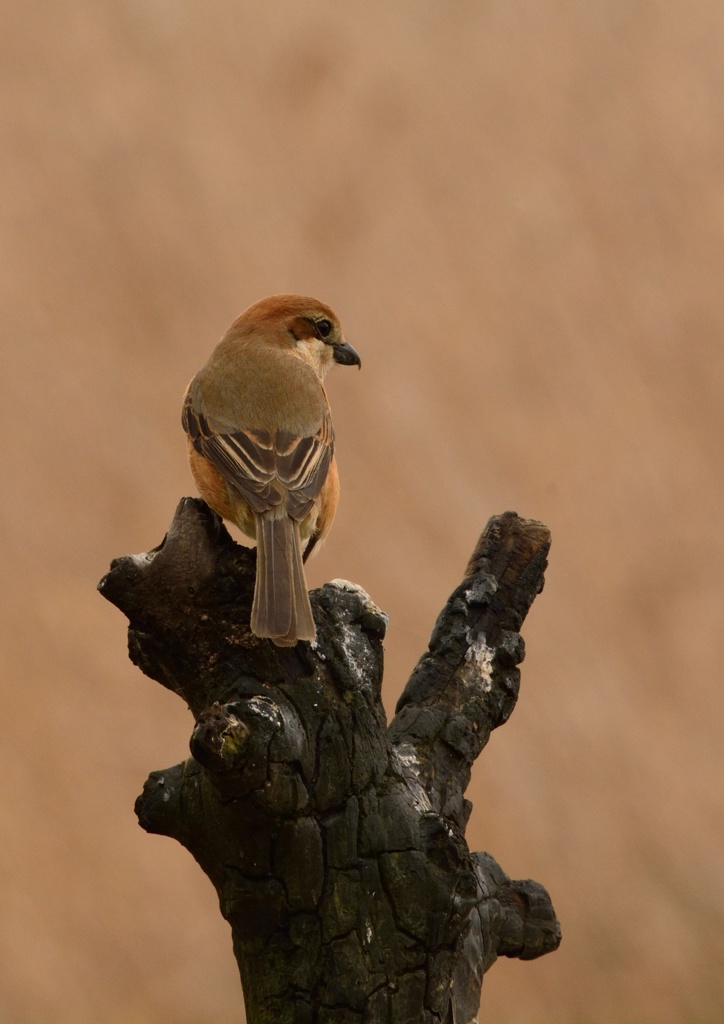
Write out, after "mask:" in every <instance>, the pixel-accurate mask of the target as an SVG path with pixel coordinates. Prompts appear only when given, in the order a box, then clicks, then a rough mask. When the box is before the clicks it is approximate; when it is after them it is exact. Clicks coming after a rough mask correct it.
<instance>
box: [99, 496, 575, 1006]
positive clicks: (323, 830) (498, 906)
mask: <svg viewBox="0 0 724 1024" xmlns="http://www.w3.org/2000/svg"><path fill="white" fill-rule="evenodd" d="M549 543H550V537H549V533H548V530H547V529H546V528H545V527H544V526H543V525H542V524H540V523H537V522H534V521H530V520H523V519H520V518H519V517H518V516H516V515H515V513H511V512H507V513H505V514H503V515H502V516H497V517H494V518H493V519H491V520H490V522H489V523H488V525H487V527H486V529H485V531H484V532H483V534H482V536H481V538H480V540H479V542H478V544H477V546H476V549H475V552H474V553H473V556H472V558H471V560H470V563H469V565H468V568H467V570H466V573H465V577H464V579H463V581H462V583H461V584H460V586H459V587H458V588H457V590H456V591H455V592H454V593H453V594H452V595H451V597H450V599H449V600H448V602H447V604H446V605H445V607H444V609H443V611H442V613H441V615H440V618H439V620H438V622H437V625H436V626H435V629H434V632H433V635H432V639H431V642H430V647H429V650H428V651H427V653H426V654H424V655H423V657H422V658H421V659H420V662H419V664H418V665H417V667H416V668H415V670H414V672H413V674H412V676H411V678H410V680H409V682H408V684H407V687H406V688H405V691H404V693H403V695H402V697H401V699H400V702H399V704H398V708H397V714H396V715H395V717H394V719H393V720H392V722H391V724H390V725H389V728H388V726H387V722H386V720H385V714H384V710H383V707H382V703H381V699H380V691H381V684H382V661H383V651H382V640H383V637H384V634H385V628H386V624H387V622H386V617H385V616H384V615H383V613H382V612H380V610H379V609H378V608H377V607H376V606H375V605H374V604H373V603H372V601H371V600H370V598H369V597H368V596H367V595H366V594H365V593H364V591H362V590H361V589H360V588H359V587H356V586H354V585H352V584H349V583H346V582H344V581H340V580H336V581H334V582H332V583H328V584H326V585H325V586H324V587H321V588H320V589H319V590H316V591H314V592H313V593H312V595H311V599H312V606H313V609H314V615H315V619H316V622H317V631H318V632H317V640H316V642H315V643H314V644H308V643H300V644H299V645H297V647H295V648H278V647H275V646H274V645H273V644H271V643H270V642H269V641H267V640H260V639H259V638H257V637H256V636H254V635H253V634H252V633H251V632H250V630H249V611H250V607H251V599H252V594H253V586H254V569H255V552H254V551H253V550H250V549H248V548H245V547H242V546H240V545H238V544H236V543H234V541H233V540H232V539H231V538H230V536H229V534H228V533H227V531H226V529H225V528H224V526H223V525H222V523H221V522H220V520H219V519H218V517H217V516H216V515H215V514H214V513H213V512H211V511H210V510H209V509H208V507H207V506H206V505H205V504H204V503H203V502H202V501H200V500H198V499H192V498H185V499H183V500H182V501H181V503H180V504H179V507H178V509H177V511H176V515H175V517H174V520H173V522H172V524H171V527H170V529H169V532H168V534H167V536H166V537H165V538H164V541H163V542H162V544H161V545H160V546H159V547H158V548H156V549H154V550H153V551H149V552H148V553H146V554H143V555H134V556H127V557H125V558H120V559H117V560H116V561H114V562H113V563H112V566H111V570H110V572H109V573H108V575H107V576H105V577H104V579H103V580H102V581H101V583H100V585H99V589H100V591H101V593H102V594H103V596H104V597H106V598H108V600H109V601H111V602H113V604H115V605H116V606H117V607H118V608H119V609H120V610H121V611H123V612H124V613H125V614H126V615H127V617H128V618H129V620H130V625H129V653H130V657H131V659H132V660H133V661H134V663H135V664H136V665H138V666H139V668H141V669H142V671H143V672H145V673H146V675H148V676H150V677H151V678H152V679H155V680H157V681H158V682H160V683H162V684H163V685H164V686H166V687H168V688H169V689H171V690H173V691H174V692H176V693H177V694H178V695H179V696H180V697H182V698H183V699H184V700H185V701H186V702H187V704H188V706H189V708H190V709H191V711H192V713H193V715H194V719H195V726H194V729H193V734H192V737H191V753H192V757H191V758H189V759H188V760H186V761H185V762H183V763H182V764H179V765H176V766H175V767H173V768H169V769H167V770H165V771H157V772H153V773H152V774H151V776H150V777H149V779H148V781H147V782H146V785H145V787H144V790H143V793H142V795H141V796H140V797H139V798H138V801H137V804H136V812H137V814H138V818H139V821H140V823H141V825H142V826H143V827H144V828H145V829H146V830H147V831H148V832H155V833H160V834H163V835H167V836H171V837H173V838H174V839H177V840H178V841H179V842H180V843H182V844H183V845H184V846H185V847H186V848H187V849H188V850H189V851H190V852H191V853H192V854H193V856H194V857H195V858H196V860H197V861H198V863H199V864H200V866H201V867H202V868H203V870H204V871H205V872H206V874H207V875H208V876H209V878H210V879H211V881H212V882H213V884H214V885H215V887H216V890H217V892H218V894H219V900H220V906H221V912H222V914H223V915H224V917H225V918H226V920H227V921H228V922H229V924H230V925H231V930H232V936H233V944H234V951H235V954H236V957H237V960H238V963H239V969H240V972H241V979H242V985H243V989H244V998H245V1002H246V1011H247V1019H248V1022H249V1024H272V1022H274V1024H331V1022H334V1024H353V1022H354V1024H433V1022H434V1024H467V1022H469V1021H471V1020H472V1019H473V1017H474V1016H475V1014H476V1012H477V1008H478V1004H479V1001H480V989H481V984H482V978H483V973H484V972H485V971H486V970H487V969H488V968H489V967H490V966H491V965H492V964H493V963H494V961H495V959H496V958H497V957H498V956H501V955H503V956H509V957H519V958H521V959H532V958H533V957H537V956H541V955H542V954H544V953H547V952H550V951H551V950H553V949H555V948H556V947H557V946H558V944H559V942H560V928H559V925H558V922H557V920H556V917H555V913H554V911H553V907H552V905H551V902H550V899H549V897H548V894H547V893H546V891H545V889H544V888H543V887H542V886H541V885H539V884H538V883H536V882H532V881H529V880H527V881H513V880H511V879H510V878H508V876H507V875H506V874H505V872H504V871H503V870H502V869H501V868H500V867H499V866H498V864H496V862H495V861H494V860H493V858H492V857H491V856H490V855H489V854H487V853H472V852H470V851H469V850H468V847H467V845H466V842H465V825H466V822H467V820H468V817H469V813H470V804H469V802H468V801H467V800H465V798H464V792H465V788H466V786H467V783H468V781H469V778H470V770H471V766H472V764H473V761H474V760H475V758H476V757H477V756H478V754H479V753H480V751H481V750H482V748H483V747H484V746H485V743H486V742H487V739H488V737H489V735H490V732H491V730H492V729H494V728H496V727H497V726H499V725H501V724H502V723H503V722H505V721H506V720H507V718H508V717H509V715H510V713H511V712H512V710H513V707H514V706H515V702H516V699H517V696H518V686H519V672H518V668H517V665H518V663H519V662H520V661H521V660H522V657H523V641H522V639H521V637H520V635H519V632H518V631H519V629H520V626H521V624H522V622H523V619H524V618H525V615H526V613H527V611H528V609H529V607H530V605H531V603H532V601H533V599H534V598H535V596H536V595H537V594H538V593H539V591H540V590H541V588H542V586H543V573H544V569H545V566H546V556H547V553H548V548H549Z"/></svg>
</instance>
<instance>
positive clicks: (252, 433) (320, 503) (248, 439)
mask: <svg viewBox="0 0 724 1024" xmlns="http://www.w3.org/2000/svg"><path fill="white" fill-rule="evenodd" d="M333 362H336V363H343V364H344V365H355V366H359V365H360V358H359V356H358V354H357V353H356V352H355V350H354V349H353V348H352V346H351V345H349V344H348V343H347V342H346V341H345V340H344V337H343V335H342V327H341V325H340V322H339V320H338V318H337V316H336V315H335V314H334V313H333V312H332V310H331V309H330V308H329V306H326V305H325V304H324V303H323V302H319V301H318V300H317V299H311V298H307V297H305V296H302V295H271V296H269V297H268V298H266V299H261V300H260V301H259V302H255V303H254V305H252V306H249V308H248V309H247V310H245V311H244V312H243V313H242V314H241V316H240V317H238V318H237V319H236V320H235V321H234V322H233V324H232V325H231V327H230V328H229V329H228V331H227V332H226V334H225V335H224V337H223V338H222V339H221V341H220V342H219V344H218V345H217V346H216V348H215V349H214V351H213V352H212V353H211V356H210V358H209V360H208V362H207V363H206V365H205V366H204V367H202V369H201V370H199V372H198V373H197V374H196V376H195V377H194V378H193V380H192V381H191V383H190V384H189V386H188V389H187V391H186V396H185V398H184V406H183V415H182V422H183V427H184V430H185V431H186V434H187V439H186V440H187V448H188V456H189V463H190V465H191V472H192V473H193V476H194V480H195V481H196V485H197V487H198V489H199V491H200V493H201V496H202V497H203V498H204V500H205V501H206V502H207V504H209V505H210V506H211V507H212V508H213V509H215V510H216V511H217V512H218V513H219V515H221V516H223V517H224V519H228V520H230V522H232V523H235V524H236V525H237V526H238V527H239V529H240V530H241V531H242V532H243V533H245V534H247V536H249V537H254V538H255V539H256V543H257V563H256V585H255V588H254V603H253V605H252V610H251V628H252V631H253V632H254V633H256V635H257V636H262V637H271V639H272V640H273V641H274V643H275V644H277V645H278V646H280V647H291V646H293V645H294V644H296V642H297V641H298V640H313V639H314V637H315V626H314V618H313V617H312V608H311V605H310V603H309V595H308V593H307V584H306V580H305V578H304V565H303V561H306V558H307V557H308V556H309V554H310V553H311V551H312V549H313V548H314V547H315V546H317V545H319V544H320V543H321V541H323V540H324V538H325V537H326V535H327V534H328V533H329V529H330V527H331V525H332V520H333V519H334V514H335V512H336V510H337V501H338V498H339V479H338V475H337V464H336V461H335V458H334V431H333V429H332V419H331V415H330V409H329V403H328V401H327V393H326V391H325V390H324V384H323V380H324V377H325V375H326V373H327V371H328V370H329V369H330V367H331V366H332V363H333Z"/></svg>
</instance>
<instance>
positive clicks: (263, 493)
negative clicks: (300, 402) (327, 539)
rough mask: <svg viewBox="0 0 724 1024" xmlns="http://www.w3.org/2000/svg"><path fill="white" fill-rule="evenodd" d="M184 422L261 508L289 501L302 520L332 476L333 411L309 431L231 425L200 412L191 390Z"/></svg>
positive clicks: (290, 508)
mask: <svg viewBox="0 0 724 1024" xmlns="http://www.w3.org/2000/svg"><path fill="white" fill-rule="evenodd" d="M182 423H183V427H184V430H185V431H186V433H187V434H188V435H189V437H190V438H191V441H192V443H193V446H194V448H195V449H196V451H197V452H199V453H200V454H201V455H203V456H204V457H205V458H207V459H208V460H209V462H211V463H212V465H214V466H215V467H216V468H217V469H218V471H219V472H220V473H221V475H222V476H223V477H224V479H225V480H226V481H227V483H229V484H231V486H232V487H235V488H236V490H237V491H239V493H240V494H241V495H242V497H244V498H245V499H246V500H247V501H248V502H249V504H250V505H251V507H252V508H253V509H254V511H255V512H257V513H259V514H261V513H263V512H268V511H270V510H271V509H273V508H276V507H277V506H278V505H280V504H282V503H283V504H284V505H285V508H286V511H287V513H288V514H289V515H290V516H291V517H292V519H295V520H297V522H300V521H301V520H302V519H304V517H305V516H306V515H307V514H308V513H309V511H310V509H311V507H312V505H313V503H314V501H315V499H316V498H317V497H318V496H319V493H320V492H321V490H322V487H323V485H324V481H325V480H326V479H327V474H328V472H329V467H330V464H331V461H332V455H333V453H334V431H333V429H332V421H331V417H330V416H329V413H327V414H326V415H325V417H324V419H323V421H322V424H321V426H320V428H319V430H318V431H317V432H316V433H315V434H312V435H310V436H308V437H299V436H297V435H295V434H291V433H289V432H288V431H281V430H279V431H276V433H274V434H272V433H271V432H269V431H263V430H229V429H228V428H227V427H226V426H225V425H224V426H222V425H221V424H216V423H215V422H214V420H213V418H212V417H210V416H208V415H206V414H204V413H202V412H199V411H198V410H197V409H196V408H195V407H194V404H193V399H192V397H191V392H190V391H189V393H188V394H187V395H186V400H185V402H184V407H183V413H182Z"/></svg>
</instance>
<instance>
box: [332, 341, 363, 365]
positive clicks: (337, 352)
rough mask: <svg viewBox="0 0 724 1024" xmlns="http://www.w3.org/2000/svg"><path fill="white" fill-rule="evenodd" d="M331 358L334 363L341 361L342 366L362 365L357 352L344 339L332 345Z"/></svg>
mask: <svg viewBox="0 0 724 1024" xmlns="http://www.w3.org/2000/svg"><path fill="white" fill-rule="evenodd" d="M332 358H333V359H334V361H335V363H341V364H342V365H343V366H358V367H361V366H362V360H361V359H360V357H359V355H358V353H357V352H356V350H355V349H353V348H352V346H351V345H350V344H349V343H348V342H346V341H343V342H337V343H336V344H334V345H332Z"/></svg>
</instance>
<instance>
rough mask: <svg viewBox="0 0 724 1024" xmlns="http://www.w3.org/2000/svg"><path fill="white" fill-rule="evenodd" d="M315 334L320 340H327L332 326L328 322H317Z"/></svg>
mask: <svg viewBox="0 0 724 1024" xmlns="http://www.w3.org/2000/svg"><path fill="white" fill-rule="evenodd" d="M316 327H317V334H318V335H319V337H320V338H322V339H324V338H328V337H329V336H330V334H331V333H332V325H331V323H330V322H329V320H317V321H316Z"/></svg>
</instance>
